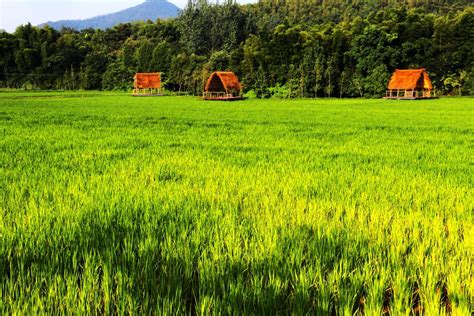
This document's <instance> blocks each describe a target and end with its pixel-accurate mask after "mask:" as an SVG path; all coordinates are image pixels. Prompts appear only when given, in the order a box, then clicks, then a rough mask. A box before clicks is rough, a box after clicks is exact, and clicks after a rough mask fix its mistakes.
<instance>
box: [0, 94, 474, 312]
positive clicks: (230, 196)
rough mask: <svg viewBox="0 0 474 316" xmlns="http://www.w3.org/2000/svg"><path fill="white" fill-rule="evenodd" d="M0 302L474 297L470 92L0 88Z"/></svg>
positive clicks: (448, 308) (260, 306)
mask: <svg viewBox="0 0 474 316" xmlns="http://www.w3.org/2000/svg"><path fill="white" fill-rule="evenodd" d="M0 136H1V138H0V148H1V150H0V214H1V216H0V314H11V313H14V314H40V313H47V314H112V313H114V314H126V313H131V314H177V313H178V314H200V315H209V314H266V315H275V314H306V313H309V314H318V315H321V314H323V315H324V314H334V313H338V314H340V315H348V314H352V313H358V312H362V311H363V312H364V313H365V314H368V315H380V314H381V313H382V312H386V311H390V312H391V313H392V315H408V314H409V313H410V312H416V311H420V310H422V311H423V312H424V313H425V314H426V315H437V314H445V313H450V312H451V313H452V314H453V315H469V314H470V313H472V312H473V304H474V281H473V272H474V269H473V256H474V243H473V240H474V212H473V210H474V195H473V184H474V172H473V171H474V156H473V152H474V148H473V145H474V137H473V136H474V99H472V98H442V99H439V100H429V101H428V100H427V101H385V100H363V99H354V100H337V99H331V100H328V99H319V100H245V101H239V102H232V103H225V102H212V101H209V102H206V101H201V100H199V99H198V98H195V97H159V98H133V97H131V96H129V95H127V94H120V93H99V92H95V93H81V92H77V93H58V92H55V93H47V92H42V93H17V92H3V93H0Z"/></svg>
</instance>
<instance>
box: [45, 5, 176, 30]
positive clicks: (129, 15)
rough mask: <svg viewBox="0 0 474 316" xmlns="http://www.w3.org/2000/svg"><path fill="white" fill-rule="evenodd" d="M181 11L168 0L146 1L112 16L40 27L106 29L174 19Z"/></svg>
mask: <svg viewBox="0 0 474 316" xmlns="http://www.w3.org/2000/svg"><path fill="white" fill-rule="evenodd" d="M179 11H180V9H179V8H178V7H177V6H175V5H174V4H172V3H170V2H168V1H166V0H146V1H145V2H144V3H142V4H139V5H137V6H134V7H131V8H128V9H125V10H122V11H119V12H115V13H111V14H106V15H99V16H96V17H93V18H90V19H84V20H62V21H57V22H51V21H50V22H46V23H43V24H42V25H40V26H43V25H46V24H47V25H49V26H51V27H52V28H55V29H60V28H62V27H70V28H73V29H77V30H82V29H86V28H94V29H106V28H110V27H112V26H114V25H117V24H119V23H127V22H133V21H146V20H151V21H155V20H156V19H166V18H174V17H176V16H177V15H178V13H179Z"/></svg>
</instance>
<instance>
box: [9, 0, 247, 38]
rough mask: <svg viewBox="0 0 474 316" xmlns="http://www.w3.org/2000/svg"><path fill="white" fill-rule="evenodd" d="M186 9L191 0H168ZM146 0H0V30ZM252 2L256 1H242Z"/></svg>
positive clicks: (90, 14)
mask: <svg viewBox="0 0 474 316" xmlns="http://www.w3.org/2000/svg"><path fill="white" fill-rule="evenodd" d="M168 1H169V2H172V3H174V4H176V5H177V6H178V7H180V8H183V7H184V6H185V5H186V3H187V1H188V0H168ZM143 2H145V1H144V0H0V29H4V30H6V31H7V32H13V31H15V28H16V27H17V26H18V25H20V24H26V23H27V22H30V23H31V24H33V25H38V24H41V23H44V22H48V21H58V20H74V19H86V18H91V17H94V16H96V15H101V14H107V13H113V12H117V11H120V10H123V9H127V8H130V7H133V6H135V5H137V4H140V3H143ZM238 2H239V3H250V2H255V0H240V1H238Z"/></svg>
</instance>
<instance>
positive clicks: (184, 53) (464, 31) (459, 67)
mask: <svg viewBox="0 0 474 316" xmlns="http://www.w3.org/2000/svg"><path fill="white" fill-rule="evenodd" d="M473 52H474V6H472V5H470V3H469V1H465V0H406V1H398V0H261V1H259V2H258V3H256V4H250V5H239V4H236V3H235V1H232V0H227V1H225V2H224V3H221V4H213V3H209V2H208V1H207V0H190V1H189V3H188V5H187V6H186V8H185V9H184V10H183V11H182V12H181V13H180V15H179V16H178V17H177V18H176V19H169V20H157V21H155V22H152V21H146V22H137V23H126V24H120V25H117V26H115V27H113V28H110V29H107V30H94V29H85V30H82V31H76V30H74V29H68V28H63V29H61V30H59V31H58V30H55V29H53V28H51V27H48V26H44V27H41V28H39V27H35V26H32V25H31V24H26V25H22V26H19V27H18V28H17V29H16V30H15V32H14V33H12V34H10V33H7V32H0V87H3V88H7V87H9V88H37V89H66V90H77V89H85V90H90V89H99V90H128V89H131V87H132V85H133V75H134V74H135V73H136V72H151V71H158V72H162V73H163V79H164V85H165V87H166V88H167V89H168V90H170V91H176V92H183V93H192V94H200V93H201V91H202V89H203V86H204V83H205V81H206V79H207V77H208V76H209V74H210V73H211V72H212V71H215V70H232V71H234V72H235V73H236V74H237V75H238V76H239V78H240V79H241V81H242V83H243V85H244V87H245V92H246V93H247V94H248V95H254V96H257V97H262V98H264V97H272V96H273V97H286V98H292V97H379V96H382V95H384V93H385V89H386V85H387V82H388V80H389V78H390V75H391V73H392V71H393V70H394V69H396V68H415V67H416V68H419V67H423V68H427V70H428V72H429V74H430V77H431V79H432V82H433V85H434V87H435V89H436V90H437V91H438V93H439V94H456V95H458V94H462V95H474V63H473V57H472V56H473Z"/></svg>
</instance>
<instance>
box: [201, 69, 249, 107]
mask: <svg viewBox="0 0 474 316" xmlns="http://www.w3.org/2000/svg"><path fill="white" fill-rule="evenodd" d="M202 97H203V98H204V99H205V100H240V99H242V85H241V84H240V82H239V78H237V76H236V75H235V74H234V73H233V72H231V71H216V72H213V73H212V74H211V76H210V77H209V79H208V80H207V83H206V86H205V87H204V92H203V94H202Z"/></svg>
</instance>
